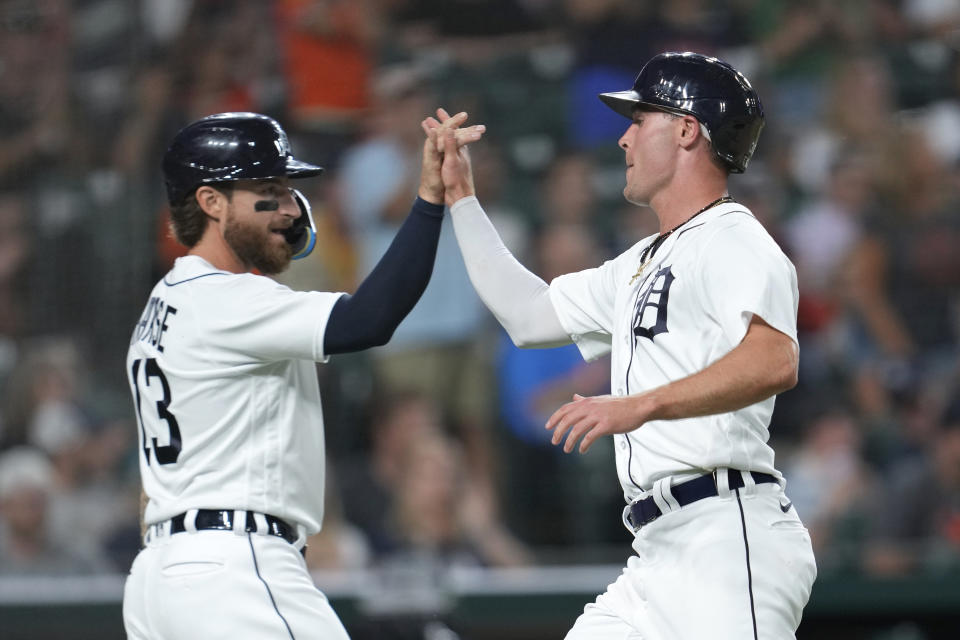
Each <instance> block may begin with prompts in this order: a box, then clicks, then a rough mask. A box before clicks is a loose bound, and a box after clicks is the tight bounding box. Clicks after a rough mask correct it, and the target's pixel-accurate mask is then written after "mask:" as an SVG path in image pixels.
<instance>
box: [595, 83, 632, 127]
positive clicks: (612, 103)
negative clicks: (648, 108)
mask: <svg viewBox="0 0 960 640" xmlns="http://www.w3.org/2000/svg"><path fill="white" fill-rule="evenodd" d="M599 98H600V99H601V100H602V101H603V103H604V104H605V105H607V106H608V107H610V108H611V109H613V110H614V111H616V112H617V113H619V114H620V115H622V116H623V117H624V118H628V119H630V120H632V119H633V110H634V109H635V108H636V106H637V105H638V104H640V94H638V93H637V92H636V91H634V90H633V89H630V90H628V91H609V92H607V93H601V94H600V95H599Z"/></svg>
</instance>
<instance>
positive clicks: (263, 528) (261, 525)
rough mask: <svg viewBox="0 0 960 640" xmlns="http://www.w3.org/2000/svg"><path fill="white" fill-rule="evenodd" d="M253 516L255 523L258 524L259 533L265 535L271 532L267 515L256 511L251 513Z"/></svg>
mask: <svg viewBox="0 0 960 640" xmlns="http://www.w3.org/2000/svg"><path fill="white" fill-rule="evenodd" d="M251 515H252V516H253V522H254V525H256V527H257V529H256V531H257V533H258V534H260V535H261V536H265V535H267V534H269V533H270V525H268V524H267V516H265V515H263V514H262V513H257V512H254V513H252V514H251Z"/></svg>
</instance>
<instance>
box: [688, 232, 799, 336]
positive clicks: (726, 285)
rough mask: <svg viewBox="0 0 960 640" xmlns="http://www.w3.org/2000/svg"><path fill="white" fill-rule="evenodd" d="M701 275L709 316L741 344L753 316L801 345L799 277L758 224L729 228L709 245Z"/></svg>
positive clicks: (701, 260) (700, 271) (703, 295)
mask: <svg viewBox="0 0 960 640" xmlns="http://www.w3.org/2000/svg"><path fill="white" fill-rule="evenodd" d="M696 273H698V274H700V279H699V282H700V286H701V292H700V299H701V301H702V304H703V308H704V311H705V312H706V313H707V314H708V315H710V316H711V317H712V318H714V319H715V320H716V321H717V322H718V323H719V324H720V326H721V327H722V329H723V332H724V334H725V335H727V336H728V338H729V339H730V341H731V343H732V344H739V343H740V341H741V340H743V337H744V336H745V335H746V333H747V329H748V327H749V326H750V321H751V319H752V318H753V316H755V315H756V316H760V317H761V318H762V319H763V320H764V321H765V322H766V323H767V324H769V325H770V326H771V327H773V328H774V329H776V330H777V331H780V332H781V333H784V334H786V335H787V336H789V337H790V339H791V340H793V341H794V342H797V304H798V301H799V298H800V295H799V291H798V288H797V271H796V269H795V268H794V266H793V263H791V262H790V260H789V258H787V256H786V255H784V253H783V251H782V250H781V249H780V247H778V246H777V244H776V242H774V240H773V238H771V237H770V235H769V234H768V233H767V232H766V231H765V230H764V229H763V227H762V226H761V225H760V223H759V222H757V221H756V220H754V219H753V218H750V219H749V220H748V221H745V222H744V223H739V222H738V223H737V224H735V225H730V226H726V227H724V228H723V229H721V230H719V231H718V232H717V233H716V235H714V236H713V237H712V238H711V239H710V240H709V241H708V242H707V244H706V246H705V248H704V251H703V253H702V254H701V256H700V261H699V264H698V266H697V268H696Z"/></svg>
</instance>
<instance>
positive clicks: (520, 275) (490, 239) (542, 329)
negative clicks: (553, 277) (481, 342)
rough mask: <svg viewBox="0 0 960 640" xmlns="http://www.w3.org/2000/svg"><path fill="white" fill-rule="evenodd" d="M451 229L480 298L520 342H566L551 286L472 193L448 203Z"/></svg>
mask: <svg viewBox="0 0 960 640" xmlns="http://www.w3.org/2000/svg"><path fill="white" fill-rule="evenodd" d="M450 214H451V217H452V218H453V230H454V233H455V234H456V236H457V243H458V244H459V245H460V251H461V253H462V254H463V260H464V263H465V264H466V267H467V273H468V274H469V276H470V281H471V282H472V283H473V286H474V288H475V289H476V290H477V294H478V295H479V296H480V299H481V300H483V302H484V304H485V305H486V306H487V308H489V309H490V311H491V312H492V313H493V315H494V316H496V318H497V320H498V321H499V322H500V324H501V325H503V328H504V329H506V331H507V333H508V334H509V335H510V338H511V340H513V342H514V344H516V345H517V346H520V347H548V346H557V345H562V344H568V343H569V342H570V336H569V335H568V334H567V332H566V331H565V330H564V329H563V326H562V325H561V324H560V319H559V317H558V316H557V313H556V311H555V310H554V308H553V303H552V302H551V301H550V287H549V286H548V285H547V283H545V282H544V281H543V280H542V279H541V278H539V277H538V276H537V275H536V274H534V273H532V272H530V271H529V270H527V268H526V267H524V266H523V265H522V264H520V263H519V262H518V261H517V259H516V258H515V257H514V256H513V254H511V253H510V251H509V250H508V249H507V247H506V246H504V244H503V241H502V240H501V239H500V236H499V234H498V233H497V231H496V229H494V227H493V224H491V222H490V220H489V218H487V215H486V213H484V211H483V208H482V207H481V206H480V203H479V202H478V201H477V199H476V198H475V197H467V198H463V199H461V200H458V201H457V202H456V203H454V204H453V205H452V206H451V207H450Z"/></svg>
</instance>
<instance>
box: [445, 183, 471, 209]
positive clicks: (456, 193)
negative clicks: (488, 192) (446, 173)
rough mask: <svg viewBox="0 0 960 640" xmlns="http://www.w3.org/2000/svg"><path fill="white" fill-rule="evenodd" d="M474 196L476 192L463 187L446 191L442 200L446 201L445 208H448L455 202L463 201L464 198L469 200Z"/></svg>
mask: <svg viewBox="0 0 960 640" xmlns="http://www.w3.org/2000/svg"><path fill="white" fill-rule="evenodd" d="M475 195H476V192H475V191H474V190H473V189H471V188H466V187H464V188H454V189H447V191H446V193H444V198H445V199H446V203H447V206H450V205H452V204H453V203H454V202H457V201H459V200H463V199H464V198H469V197H471V196H475Z"/></svg>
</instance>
